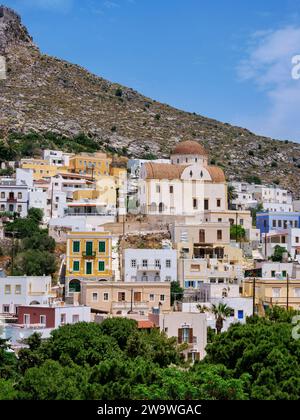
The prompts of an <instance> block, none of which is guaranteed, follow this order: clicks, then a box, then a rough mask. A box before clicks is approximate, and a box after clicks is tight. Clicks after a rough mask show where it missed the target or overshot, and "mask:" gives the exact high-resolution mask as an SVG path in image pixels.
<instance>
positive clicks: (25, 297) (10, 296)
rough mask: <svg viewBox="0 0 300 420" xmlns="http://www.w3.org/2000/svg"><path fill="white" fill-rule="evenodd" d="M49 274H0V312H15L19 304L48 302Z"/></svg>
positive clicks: (49, 290)
mask: <svg viewBox="0 0 300 420" xmlns="http://www.w3.org/2000/svg"><path fill="white" fill-rule="evenodd" d="M53 297H54V294H53V293H52V292H51V277H50V276H7V277H6V276H4V275H3V273H2V275H1V276H0V313H3V314H16V313H17V308H18V307H19V306H21V305H36V304H39V305H45V304H49V302H50V301H51V299H52V298H53Z"/></svg>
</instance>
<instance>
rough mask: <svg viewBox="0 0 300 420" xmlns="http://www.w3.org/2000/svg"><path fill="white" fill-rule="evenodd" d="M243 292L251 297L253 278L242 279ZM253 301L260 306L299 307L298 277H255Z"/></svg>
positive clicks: (299, 290)
mask: <svg viewBox="0 0 300 420" xmlns="http://www.w3.org/2000/svg"><path fill="white" fill-rule="evenodd" d="M243 294H244V296H245V297H249V296H252V297H253V278H247V279H245V280H244V288H243ZM255 302H256V305H257V306H258V308H261V306H262V305H263V306H275V305H277V306H282V307H286V306H287V303H288V306H289V307H290V308H293V309H297V310H299V309H300V279H299V280H296V279H289V280H287V279H279V278H256V280H255Z"/></svg>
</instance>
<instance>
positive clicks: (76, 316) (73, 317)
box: [72, 314, 79, 324]
mask: <svg viewBox="0 0 300 420" xmlns="http://www.w3.org/2000/svg"><path fill="white" fill-rule="evenodd" d="M76 322H79V315H77V314H74V315H73V316H72V324H76Z"/></svg>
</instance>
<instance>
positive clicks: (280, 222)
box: [278, 220, 282, 228]
mask: <svg viewBox="0 0 300 420" xmlns="http://www.w3.org/2000/svg"><path fill="white" fill-rule="evenodd" d="M278 227H280V228H281V227H282V221H281V220H278Z"/></svg>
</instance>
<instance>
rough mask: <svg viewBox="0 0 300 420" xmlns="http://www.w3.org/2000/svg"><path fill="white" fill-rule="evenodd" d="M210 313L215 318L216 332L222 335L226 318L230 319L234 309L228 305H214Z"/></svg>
mask: <svg viewBox="0 0 300 420" xmlns="http://www.w3.org/2000/svg"><path fill="white" fill-rule="evenodd" d="M209 311H210V312H211V313H212V314H213V315H214V316H215V319H216V331H217V334H220V333H221V331H222V329H223V324H224V321H225V320H226V318H229V317H230V314H231V311H232V309H231V308H230V307H229V306H227V304H226V303H219V304H218V305H215V304H212V306H211V307H210V308H209Z"/></svg>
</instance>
